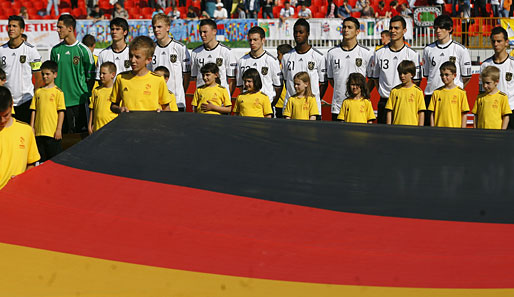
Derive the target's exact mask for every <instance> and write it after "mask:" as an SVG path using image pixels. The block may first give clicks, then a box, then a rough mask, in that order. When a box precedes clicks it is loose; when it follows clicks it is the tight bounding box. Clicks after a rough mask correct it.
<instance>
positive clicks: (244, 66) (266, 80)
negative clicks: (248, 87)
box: [237, 51, 282, 102]
mask: <svg viewBox="0 0 514 297" xmlns="http://www.w3.org/2000/svg"><path fill="white" fill-rule="evenodd" d="M250 68H254V69H257V71H258V72H259V75H260V77H261V80H262V89H261V92H262V93H264V94H265V95H267V96H268V97H269V100H270V102H273V99H275V95H276V93H275V88H278V87H280V86H282V70H280V64H279V62H278V59H277V58H275V57H273V56H272V55H271V54H270V53H268V52H267V51H264V53H262V55H261V56H260V57H257V58H255V57H253V56H252V55H251V54H250V53H248V54H246V55H244V56H243V57H242V58H241V59H239V61H237V86H238V87H242V86H243V84H244V83H243V73H244V72H245V71H246V70H248V69H250Z"/></svg>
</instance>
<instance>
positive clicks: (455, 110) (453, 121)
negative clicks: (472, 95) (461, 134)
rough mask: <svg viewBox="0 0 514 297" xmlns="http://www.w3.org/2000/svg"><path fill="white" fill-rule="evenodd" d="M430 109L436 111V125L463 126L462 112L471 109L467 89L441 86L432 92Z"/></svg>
mask: <svg viewBox="0 0 514 297" xmlns="http://www.w3.org/2000/svg"><path fill="white" fill-rule="evenodd" d="M428 110H430V111H433V112H434V123H435V126H436V127H450V128H461V127H462V113H464V112H468V111H469V104H468V97H467V96H466V91H464V90H463V89H461V88H460V87H455V88H453V89H446V88H445V87H442V88H439V89H437V90H435V91H434V93H433V94H432V98H431V99H430V104H429V105H428Z"/></svg>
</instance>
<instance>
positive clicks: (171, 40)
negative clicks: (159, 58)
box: [155, 38, 205, 48]
mask: <svg viewBox="0 0 514 297" xmlns="http://www.w3.org/2000/svg"><path fill="white" fill-rule="evenodd" d="M172 42H173V38H171V39H170V42H168V44H166V45H165V46H161V45H160V44H159V43H158V42H155V44H157V46H158V47H160V48H166V47H168V45H170V44H171V43H172ZM204 48H205V47H204Z"/></svg>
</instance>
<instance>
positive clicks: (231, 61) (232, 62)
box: [225, 50, 237, 77]
mask: <svg viewBox="0 0 514 297" xmlns="http://www.w3.org/2000/svg"><path fill="white" fill-rule="evenodd" d="M225 63H226V65H225V67H226V69H227V77H235V76H236V67H237V61H236V57H235V55H233V53H232V52H231V51H230V50H228V51H227V57H226V59H225Z"/></svg>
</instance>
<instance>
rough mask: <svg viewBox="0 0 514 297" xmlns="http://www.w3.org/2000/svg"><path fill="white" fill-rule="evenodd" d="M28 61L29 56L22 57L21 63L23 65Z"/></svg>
mask: <svg viewBox="0 0 514 297" xmlns="http://www.w3.org/2000/svg"><path fill="white" fill-rule="evenodd" d="M26 61H27V56H20V63H21V64H23V63H25V62H26Z"/></svg>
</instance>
